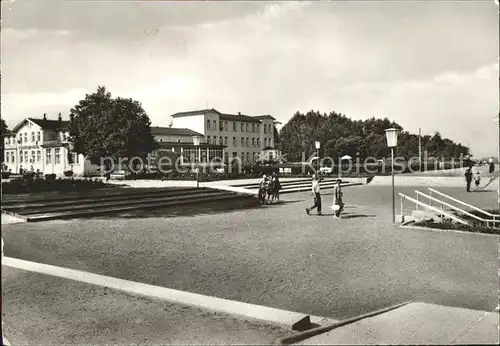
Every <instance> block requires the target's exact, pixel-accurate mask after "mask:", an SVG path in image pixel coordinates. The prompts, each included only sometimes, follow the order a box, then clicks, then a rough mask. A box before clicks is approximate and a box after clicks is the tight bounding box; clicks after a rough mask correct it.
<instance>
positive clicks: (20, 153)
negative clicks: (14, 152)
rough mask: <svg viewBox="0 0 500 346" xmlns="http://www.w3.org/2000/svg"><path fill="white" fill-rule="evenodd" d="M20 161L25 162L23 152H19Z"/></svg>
mask: <svg viewBox="0 0 500 346" xmlns="http://www.w3.org/2000/svg"><path fill="white" fill-rule="evenodd" d="M19 163H23V152H22V151H20V152H19Z"/></svg>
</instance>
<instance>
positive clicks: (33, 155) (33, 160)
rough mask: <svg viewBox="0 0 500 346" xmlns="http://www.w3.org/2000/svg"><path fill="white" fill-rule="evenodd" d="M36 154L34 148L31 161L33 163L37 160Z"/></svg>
mask: <svg viewBox="0 0 500 346" xmlns="http://www.w3.org/2000/svg"><path fill="white" fill-rule="evenodd" d="M35 155H36V153H35V151H34V150H32V151H31V161H30V162H31V163H35V162H36V161H35V159H36V157H35Z"/></svg>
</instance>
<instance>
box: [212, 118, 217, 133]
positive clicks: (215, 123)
mask: <svg viewBox="0 0 500 346" xmlns="http://www.w3.org/2000/svg"><path fill="white" fill-rule="evenodd" d="M212 122H213V130H214V131H217V120H212Z"/></svg>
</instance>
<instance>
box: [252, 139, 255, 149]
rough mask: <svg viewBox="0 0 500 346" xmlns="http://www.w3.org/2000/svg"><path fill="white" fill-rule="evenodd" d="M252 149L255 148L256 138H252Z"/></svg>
mask: <svg viewBox="0 0 500 346" xmlns="http://www.w3.org/2000/svg"><path fill="white" fill-rule="evenodd" d="M252 147H255V138H252Z"/></svg>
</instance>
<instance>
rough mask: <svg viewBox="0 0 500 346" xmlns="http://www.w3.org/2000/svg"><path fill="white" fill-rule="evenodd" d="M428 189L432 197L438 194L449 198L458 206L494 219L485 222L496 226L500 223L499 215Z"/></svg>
mask: <svg viewBox="0 0 500 346" xmlns="http://www.w3.org/2000/svg"><path fill="white" fill-rule="evenodd" d="M428 189H429V191H430V192H431V196H432V193H436V194H438V195H439V196H442V197H445V198H448V199H449V200H450V201H453V202H456V203H458V204H461V205H463V206H465V207H467V208H470V209H472V210H475V211H477V212H479V213H481V214H483V215H485V216H489V217H491V218H492V219H491V220H485V219H483V220H485V221H489V222H492V223H493V224H494V225H495V224H497V223H499V222H500V215H499V214H492V213H490V212H487V211H486V210H483V209H481V208H478V207H476V206H473V205H471V204H469V203H465V202H464V201H461V200H459V199H456V198H453V197H451V196H449V195H447V194H445V193H442V192H440V191H438V190H436V189H433V188H430V187H429V188H428Z"/></svg>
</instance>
